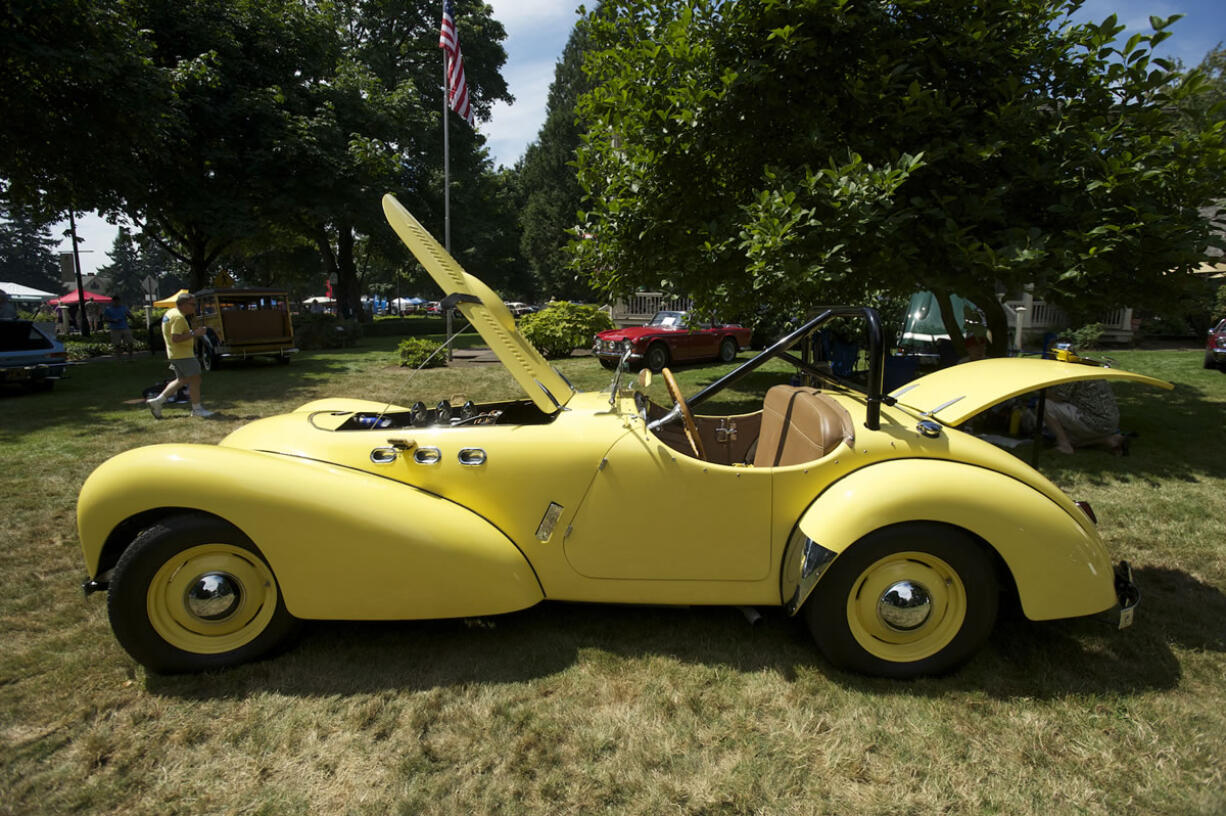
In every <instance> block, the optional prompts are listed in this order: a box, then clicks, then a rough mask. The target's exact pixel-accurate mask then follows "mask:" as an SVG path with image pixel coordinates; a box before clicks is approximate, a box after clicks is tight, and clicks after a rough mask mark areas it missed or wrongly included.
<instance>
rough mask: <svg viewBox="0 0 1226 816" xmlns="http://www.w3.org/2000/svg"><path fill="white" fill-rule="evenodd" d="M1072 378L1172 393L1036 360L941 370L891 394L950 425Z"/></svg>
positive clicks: (1137, 377) (1099, 371)
mask: <svg viewBox="0 0 1226 816" xmlns="http://www.w3.org/2000/svg"><path fill="white" fill-rule="evenodd" d="M1074 380H1131V381H1133V382H1141V383H1146V384H1147V385H1154V386H1157V387H1158V388H1165V389H1167V390H1168V391H1169V390H1171V389H1173V388H1174V387H1175V386H1174V385H1172V384H1171V383H1169V382H1166V381H1165V380H1158V379H1154V378H1153V377H1147V376H1145V375H1144V374H1133V373H1132V372H1131V371H1122V370H1120V369H1118V368H1106V367H1103V366H1093V365H1083V364H1080V363H1061V362H1056V361H1055V360H1041V359H1038V358H1036V357H999V358H993V359H989V360H976V361H975V362H972V363H963V364H962V365H956V366H952V367H950V368H943V369H941V370H940V371H935V372H933V373H932V374H929V375H928V376H926V377H921V378H920V379H918V380H915V381H914V382H910V383H907V384H906V385H904V386H902V387H901V388H898V389H897V390H895V391H893V392H892V393H891V394H890V396H891V397H893V398H894V399H896V400H898V403H899V404H900V405H904V406H906V407H908V408H913V409H915V410H917V411H920V412H922V413H926V414H931V415H932V416H933V417H934V418H935V419H938V420H940V421H941V422H943V423H945V424H946V425H961V424H962V423H963V422H965V421H966V420H968V419H970V418H971V417H973V416H975V414H978V413H979V412H980V411H985V410H987V409H988V408H991V407H992V406H993V405H997V404H999V403H1002V402H1004V401H1005V400H1007V399H1011V398H1013V397H1017V396H1020V395H1022V394H1026V393H1029V392H1031V391H1037V390H1039V389H1040V388H1048V387H1050V386H1053V385H1060V384H1062V383H1067V382H1073V381H1074Z"/></svg>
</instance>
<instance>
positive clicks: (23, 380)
mask: <svg viewBox="0 0 1226 816" xmlns="http://www.w3.org/2000/svg"><path fill="white" fill-rule="evenodd" d="M67 366H68V352H67V351H66V350H65V349H64V344H63V343H61V342H60V341H59V340H58V339H56V336H55V330H54V329H53V328H52V327H51V324H39V323H32V322H30V321H29V320H0V383H4V384H10V383H12V384H16V385H22V386H26V387H28V388H32V389H36V390H49V389H51V388H53V387H54V386H55V381H56V380H58V379H59V378H60V377H62V376H64V369H65V368H66V367H67Z"/></svg>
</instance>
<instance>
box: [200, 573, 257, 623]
mask: <svg viewBox="0 0 1226 816" xmlns="http://www.w3.org/2000/svg"><path fill="white" fill-rule="evenodd" d="M242 594H243V593H242V588H241V585H240V584H239V582H238V581H237V580H236V579H235V578H234V576H233V575H229V574H227V573H224V572H206V573H205V574H204V575H201V576H200V577H199V578H197V579H196V580H195V581H193V582H192V584H191V586H190V587H188V590H187V598H186V605H187V610H188V611H189V612H191V613H192V615H194V616H196V617H197V618H199V619H200V620H206V621H217V620H221V619H222V618H225V617H227V616H228V615H231V614H233V613H234V610H236V609H238V605H239V603H240V602H241V601H242Z"/></svg>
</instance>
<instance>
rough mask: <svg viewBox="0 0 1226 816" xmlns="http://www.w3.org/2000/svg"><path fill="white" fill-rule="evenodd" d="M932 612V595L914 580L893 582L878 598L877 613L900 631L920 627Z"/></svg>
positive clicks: (885, 621)
mask: <svg viewBox="0 0 1226 816" xmlns="http://www.w3.org/2000/svg"><path fill="white" fill-rule="evenodd" d="M931 614H932V596H931V595H930V594H928V590H927V589H925V588H924V586H923V585H922V584H917V583H915V582H914V581H898V582H897V583H895V584H891V585H890V586H889V587H888V588H887V589H886V591H885V592H883V593H881V598H879V599H878V600H877V615H878V616H879V617H880V618H881V620H882V622H883V623H884V624H885V625H886V626H888V627H890V628H891V629H895V630H897V631H899V632H910V631H912V630H913V629H918V628H919V627H921V626H923V625H924V624H925V623H927V621H928V616H929V615H931Z"/></svg>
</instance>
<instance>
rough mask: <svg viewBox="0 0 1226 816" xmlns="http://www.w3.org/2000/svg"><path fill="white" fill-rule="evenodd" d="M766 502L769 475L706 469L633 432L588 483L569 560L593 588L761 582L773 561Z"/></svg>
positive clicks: (569, 541) (570, 539) (570, 540)
mask: <svg viewBox="0 0 1226 816" xmlns="http://www.w3.org/2000/svg"><path fill="white" fill-rule="evenodd" d="M636 424H637V425H638V426H639V429H641V428H642V423H641V422H639V423H636ZM770 499H771V474H770V470H769V469H762V470H756V469H751V468H735V467H727V466H724V465H717V464H712V463H710V462H703V461H700V460H698V459H694V458H692V457H689V456H686V455H684V454H681V453H678V452H677V451H675V450H673V449H672V448H669V447H668V446H667V445H664V444H663V443H661V442H659V441H658V440H655V439H652V438H650V437H649V435H647V434H646V433H643V432H641V430H638V429H636V432H632V433H628V434H627V435H626V436H624V437H623V438H622V439H621V440H620V441H619V442H618V444H617V445H616V446H615V447H614V448H613V449H612V450H611V451H609V453H608V456H607V457H606V463H605V465H604V466H603V467H602V468H601V470H600V472H599V473H597V474H596V478H595V479H593V480H592V485H591V487H590V488H589V490H588V493H587V496H586V497H585V498H584V500H583V506H582V507H581V508H580V510H579V513H578V516H577V518H576V519H575V521H574V525H573V526H574V529H573V531H572V532H571V534H570V535H569V536H568V537H567V538H566V558H567V561H569V562H570V564H571V566H572V567H574V568H575V571H576V572H578V573H579V574H581V575H584V576H587V577H590V578H619V579H621V578H639V579H656V580H690V581H695V580H697V581H704V580H705V581H756V580H763V579H765V578H767V577H768V576H769V575H770V574H771V571H772V568H773V566H774V561H775V559H774V557H773V554H772V552H771V545H770V520H771V506H770ZM627 508H634V511H633V513H632V514H631V515H630V517H629V518H628V517H627ZM640 525H641V527H640ZM619 529H623V530H624V533H622V534H613V535H610V532H611V531H616V530H619Z"/></svg>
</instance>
